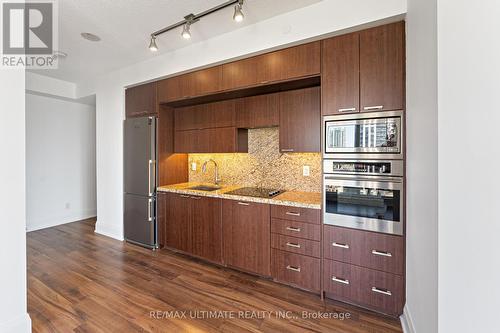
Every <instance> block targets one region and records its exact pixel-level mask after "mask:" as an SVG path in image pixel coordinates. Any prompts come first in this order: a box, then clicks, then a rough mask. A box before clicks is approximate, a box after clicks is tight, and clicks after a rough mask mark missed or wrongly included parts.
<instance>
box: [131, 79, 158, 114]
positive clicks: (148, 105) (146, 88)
mask: <svg viewBox="0 0 500 333" xmlns="http://www.w3.org/2000/svg"><path fill="white" fill-rule="evenodd" d="M125 114H126V117H127V118H130V117H147V116H156V115H157V114H158V103H157V99H156V82H152V83H147V84H143V85H140V86H136V87H132V88H128V89H126V90H125Z"/></svg>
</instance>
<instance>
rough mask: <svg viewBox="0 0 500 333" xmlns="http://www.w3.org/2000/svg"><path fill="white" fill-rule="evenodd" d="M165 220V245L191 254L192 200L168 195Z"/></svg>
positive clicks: (185, 196)
mask: <svg viewBox="0 0 500 333" xmlns="http://www.w3.org/2000/svg"><path fill="white" fill-rule="evenodd" d="M167 196H168V209H167V212H166V220H165V245H166V246H168V247H170V248H173V249H176V250H181V251H184V252H191V222H190V220H191V217H190V205H191V199H190V197H189V196H188V195H181V194H168V195H167Z"/></svg>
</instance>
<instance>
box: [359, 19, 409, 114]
mask: <svg viewBox="0 0 500 333" xmlns="http://www.w3.org/2000/svg"><path fill="white" fill-rule="evenodd" d="M404 40H405V26H404V22H397V23H392V24H387V25H383V26H380V27H375V28H372V29H368V30H364V31H361V32H360V33H359V54H360V56H359V63H360V65H359V70H360V80H359V81H360V108H361V111H367V112H369V111H388V110H402V109H404V107H405V93H404V87H405V75H404V72H405V42H404Z"/></svg>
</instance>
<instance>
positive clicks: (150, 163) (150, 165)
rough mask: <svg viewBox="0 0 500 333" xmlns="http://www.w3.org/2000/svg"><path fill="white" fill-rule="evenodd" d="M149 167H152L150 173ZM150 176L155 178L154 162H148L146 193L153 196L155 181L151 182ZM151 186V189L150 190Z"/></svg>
mask: <svg viewBox="0 0 500 333" xmlns="http://www.w3.org/2000/svg"><path fill="white" fill-rule="evenodd" d="M151 167H153V171H152V172H151ZM151 175H153V176H155V177H156V161H154V160H149V164H148V192H149V195H150V196H151V195H153V194H154V191H155V189H154V184H155V183H156V181H152V180H151ZM151 185H153V188H151Z"/></svg>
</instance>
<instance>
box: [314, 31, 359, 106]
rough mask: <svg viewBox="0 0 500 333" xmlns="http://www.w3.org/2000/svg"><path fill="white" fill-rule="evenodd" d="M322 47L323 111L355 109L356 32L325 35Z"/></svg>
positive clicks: (357, 37)
mask: <svg viewBox="0 0 500 333" xmlns="http://www.w3.org/2000/svg"><path fill="white" fill-rule="evenodd" d="M322 51H323V54H322V68H321V93H322V96H321V98H322V105H321V110H322V112H323V114H324V115H331V114H343V113H352V112H359V33H357V32H356V33H351V34H347V35H343V36H338V37H333V38H330V39H325V40H323V41H322Z"/></svg>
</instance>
